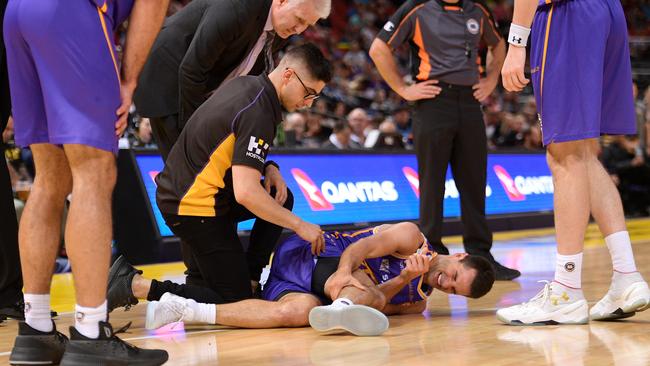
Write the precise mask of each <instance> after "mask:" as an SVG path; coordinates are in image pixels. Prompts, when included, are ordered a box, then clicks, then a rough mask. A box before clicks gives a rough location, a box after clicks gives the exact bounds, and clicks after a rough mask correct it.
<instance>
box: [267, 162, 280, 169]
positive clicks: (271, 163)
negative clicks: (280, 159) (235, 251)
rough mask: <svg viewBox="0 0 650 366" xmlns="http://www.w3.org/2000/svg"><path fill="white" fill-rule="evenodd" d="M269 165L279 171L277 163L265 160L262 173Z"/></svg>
mask: <svg viewBox="0 0 650 366" xmlns="http://www.w3.org/2000/svg"><path fill="white" fill-rule="evenodd" d="M269 165H273V166H274V167H276V168H278V170H280V166H279V165H278V163H276V162H275V161H273V160H267V161H266V162H265V163H264V171H266V168H268V167H269Z"/></svg>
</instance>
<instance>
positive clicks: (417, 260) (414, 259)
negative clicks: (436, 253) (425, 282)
mask: <svg viewBox="0 0 650 366" xmlns="http://www.w3.org/2000/svg"><path fill="white" fill-rule="evenodd" d="M430 265H431V257H429V256H427V255H426V254H418V253H414V254H411V255H410V256H409V257H408V258H407V259H406V267H404V269H403V270H402V272H401V273H400V276H402V277H403V278H404V279H406V280H408V281H410V280H412V279H414V278H416V277H418V276H420V275H423V274H425V273H427V272H429V266H430Z"/></svg>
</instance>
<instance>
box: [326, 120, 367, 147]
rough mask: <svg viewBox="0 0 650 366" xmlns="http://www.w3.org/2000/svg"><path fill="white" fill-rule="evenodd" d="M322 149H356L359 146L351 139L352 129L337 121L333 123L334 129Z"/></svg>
mask: <svg viewBox="0 0 650 366" xmlns="http://www.w3.org/2000/svg"><path fill="white" fill-rule="evenodd" d="M322 147H323V148H324V149H339V150H342V149H358V148H360V146H359V145H358V144H356V143H355V142H354V141H352V130H351V129H350V126H349V125H348V124H347V123H345V122H343V121H339V122H337V123H336V124H335V125H334V130H333V131H332V134H331V135H330V136H329V138H328V140H327V141H325V143H324V144H323V146H322Z"/></svg>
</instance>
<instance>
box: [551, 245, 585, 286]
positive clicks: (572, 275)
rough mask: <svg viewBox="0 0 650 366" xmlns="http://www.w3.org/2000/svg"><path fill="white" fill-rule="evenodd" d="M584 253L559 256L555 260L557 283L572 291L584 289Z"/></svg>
mask: <svg viewBox="0 0 650 366" xmlns="http://www.w3.org/2000/svg"><path fill="white" fill-rule="evenodd" d="M581 274H582V252H581V253H578V254H572V255H562V254H560V253H558V254H557V257H556V259H555V282H559V283H560V284H561V285H564V286H565V287H568V288H572V289H580V288H581V287H582V282H581V280H582V277H581Z"/></svg>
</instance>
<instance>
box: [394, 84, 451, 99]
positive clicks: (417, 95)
mask: <svg viewBox="0 0 650 366" xmlns="http://www.w3.org/2000/svg"><path fill="white" fill-rule="evenodd" d="M436 84H438V80H427V81H422V82H420V83H416V84H412V85H409V86H406V87H405V88H404V89H402V90H401V91H400V93H399V94H400V96H401V97H402V98H404V99H406V100H408V101H415V100H420V99H433V98H435V97H436V96H438V94H440V92H441V91H442V88H440V87H439V86H437V85H436Z"/></svg>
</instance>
